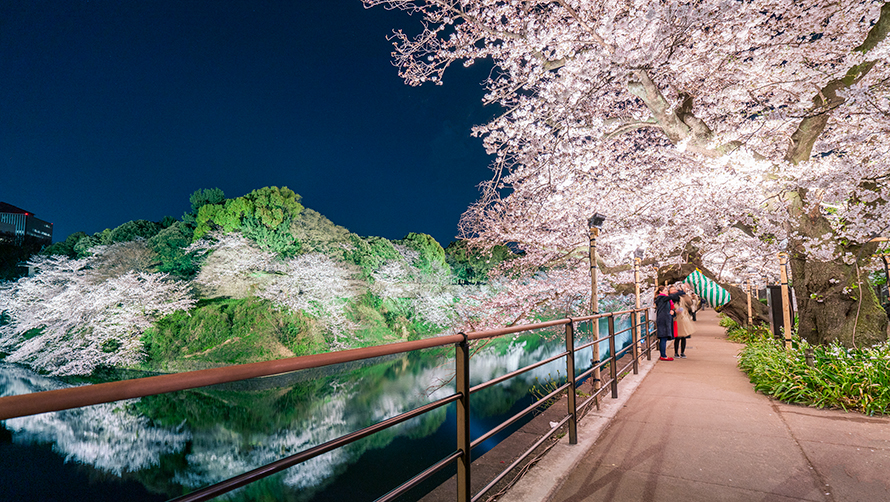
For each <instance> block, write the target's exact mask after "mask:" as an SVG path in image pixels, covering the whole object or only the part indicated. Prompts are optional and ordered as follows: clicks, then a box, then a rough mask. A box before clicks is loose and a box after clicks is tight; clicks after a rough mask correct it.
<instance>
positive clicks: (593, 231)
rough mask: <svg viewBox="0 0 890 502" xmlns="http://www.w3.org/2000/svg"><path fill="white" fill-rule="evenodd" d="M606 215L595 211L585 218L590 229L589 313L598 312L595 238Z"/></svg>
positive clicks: (597, 267)
mask: <svg viewBox="0 0 890 502" xmlns="http://www.w3.org/2000/svg"><path fill="white" fill-rule="evenodd" d="M605 221H606V217H605V216H603V215H601V214H599V213H595V214H594V215H593V216H591V217H590V218H589V219H588V220H587V227H588V229H589V230H590V313H591V314H599V294H598V290H597V285H596V280H597V270H598V269H599V266H598V265H597V263H596V238H597V237H598V236H599V234H600V228H602V227H603V222H605Z"/></svg>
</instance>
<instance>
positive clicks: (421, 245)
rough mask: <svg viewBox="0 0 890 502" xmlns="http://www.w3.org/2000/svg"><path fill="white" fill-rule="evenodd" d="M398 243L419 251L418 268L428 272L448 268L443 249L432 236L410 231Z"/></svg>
mask: <svg viewBox="0 0 890 502" xmlns="http://www.w3.org/2000/svg"><path fill="white" fill-rule="evenodd" d="M398 243H399V244H401V245H403V246H407V247H408V248H410V249H413V250H415V251H417V252H418V253H420V263H418V264H417V266H418V268H420V270H422V271H424V272H428V271H432V270H437V269H443V268H444V269H447V268H448V265H447V263H446V262H445V250H444V249H442V246H441V245H440V244H439V243H438V242H436V239H434V238H433V236H431V235H427V234H419V233H416V232H411V233H409V234H408V235H406V236H405V237H404V238H403V239H402V240H400V241H398Z"/></svg>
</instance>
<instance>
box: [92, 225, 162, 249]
mask: <svg viewBox="0 0 890 502" xmlns="http://www.w3.org/2000/svg"><path fill="white" fill-rule="evenodd" d="M162 229H163V227H162V226H161V224H160V223H157V222H154V221H148V220H132V221H128V222H126V223H124V224H123V225H120V226H119V227H117V228H115V229H114V230H112V231H111V232H110V233H109V234H108V240H109V242H103V244H113V243H115V242H127V241H132V240H134V239H137V238H143V239H150V238H152V237H154V236H155V235H157V234H158V232H160V231H161V230H162Z"/></svg>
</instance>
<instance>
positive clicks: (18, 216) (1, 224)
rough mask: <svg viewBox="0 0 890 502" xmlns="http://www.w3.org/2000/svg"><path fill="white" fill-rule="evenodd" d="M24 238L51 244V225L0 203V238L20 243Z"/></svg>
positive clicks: (30, 214)
mask: <svg viewBox="0 0 890 502" xmlns="http://www.w3.org/2000/svg"><path fill="white" fill-rule="evenodd" d="M26 237H31V238H34V239H37V240H39V241H45V242H46V243H47V244H51V243H52V241H53V224H52V223H48V222H46V221H43V220H41V219H39V218H37V217H36V216H34V213H32V212H29V211H25V210H24V209H20V208H17V207H15V206H13V205H12V204H7V203H5V202H0V238H5V239H13V240H15V241H17V242H19V243H21V242H22V241H24V239H25V238H26Z"/></svg>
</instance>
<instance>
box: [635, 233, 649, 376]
mask: <svg viewBox="0 0 890 502" xmlns="http://www.w3.org/2000/svg"><path fill="white" fill-rule="evenodd" d="M644 253H645V251H644V250H643V248H637V249H636V251H634V308H637V309H639V308H640V262H642V261H643V255H644ZM631 322H633V325H634V329H633V337H634V340H633V345H634V354H633V356H634V374H637V373H638V371H639V370H638V367H637V361H638V360H639V355H640V354H639V350H640V313H639V312H634V313H633V315H632V316H631ZM646 329H647V331H648V329H649V315H648V314H647V315H646ZM646 346H647V347H648V346H649V340H648V337H646ZM650 357H651V356H650Z"/></svg>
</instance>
